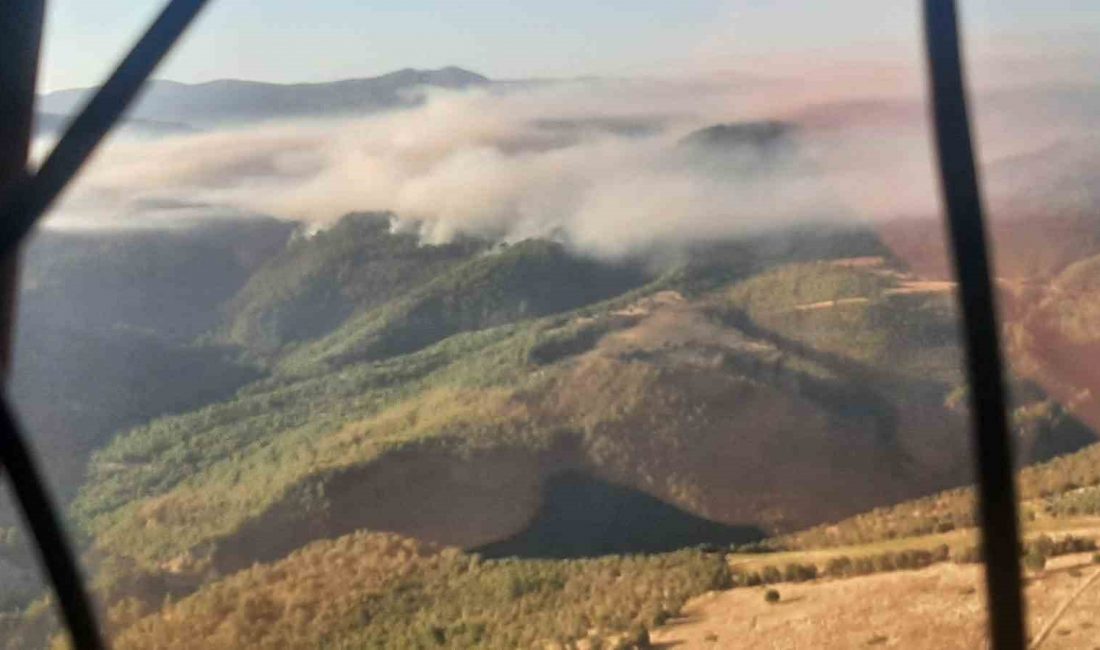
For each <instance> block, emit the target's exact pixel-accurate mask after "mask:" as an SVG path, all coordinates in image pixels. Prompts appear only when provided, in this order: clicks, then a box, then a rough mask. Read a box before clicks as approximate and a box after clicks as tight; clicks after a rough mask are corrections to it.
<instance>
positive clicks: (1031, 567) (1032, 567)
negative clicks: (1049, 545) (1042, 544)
mask: <svg viewBox="0 0 1100 650" xmlns="http://www.w3.org/2000/svg"><path fill="white" fill-rule="evenodd" d="M1046 565H1047V557H1046V556H1045V555H1043V554H1042V553H1038V552H1031V553H1028V554H1027V555H1025V556H1024V568H1026V569H1027V570H1028V571H1031V572H1033V573H1037V572H1039V571H1042V570H1043V569H1044V568H1046Z"/></svg>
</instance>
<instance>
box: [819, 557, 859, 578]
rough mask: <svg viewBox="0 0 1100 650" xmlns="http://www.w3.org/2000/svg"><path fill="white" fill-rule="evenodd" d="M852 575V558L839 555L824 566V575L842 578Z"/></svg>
mask: <svg viewBox="0 0 1100 650" xmlns="http://www.w3.org/2000/svg"><path fill="white" fill-rule="evenodd" d="M851 573H852V558H850V557H848V556H847V555H841V556H838V557H834V558H833V559H831V560H829V562H828V564H826V565H825V575H828V576H832V577H836V578H843V577H845V576H848V575H851Z"/></svg>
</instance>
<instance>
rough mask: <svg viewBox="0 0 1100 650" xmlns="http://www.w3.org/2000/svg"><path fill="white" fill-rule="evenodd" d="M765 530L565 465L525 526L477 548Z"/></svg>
mask: <svg viewBox="0 0 1100 650" xmlns="http://www.w3.org/2000/svg"><path fill="white" fill-rule="evenodd" d="M764 536H765V534H764V531H762V530H760V529H759V528H756V527H755V526H727V525H725V524H721V523H718V522H714V521H710V520H708V519H703V518H702V517H697V516H695V515H693V514H690V513H688V512H685V511H683V510H680V509H679V508H676V507H674V506H671V505H669V504H667V503H665V502H664V501H661V500H659V499H656V498H654V497H651V496H649V495H648V494H645V493H643V492H640V491H638V490H634V489H631V488H626V487H621V486H618V485H613V484H611V483H608V482H606V481H602V480H599V479H596V478H593V477H591V476H588V475H586V474H583V473H581V472H578V471H565V472H561V473H559V474H556V475H554V476H552V477H551V478H550V479H549V480H547V482H546V484H545V485H544V486H543V490H542V504H541V505H540V507H539V509H538V511H537V513H536V514H535V517H534V519H533V520H532V521H531V523H530V524H529V525H528V526H527V528H526V529H524V530H523V531H521V532H519V533H517V534H516V535H513V536H512V537H509V538H507V539H504V540H501V541H499V542H494V543H492V544H487V545H485V546H482V547H480V548H478V549H475V550H476V552H478V553H481V554H482V555H483V556H485V557H489V558H499V557H523V558H553V559H568V558H584V557H597V556H601V555H612V554H622V553H663V552H668V551H675V550H678V549H682V548H686V547H691V546H697V545H700V544H714V545H723V546H726V545H729V544H744V543H748V542H753V541H757V540H760V539H763V538H764Z"/></svg>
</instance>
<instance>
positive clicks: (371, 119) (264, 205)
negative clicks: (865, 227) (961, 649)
mask: <svg viewBox="0 0 1100 650" xmlns="http://www.w3.org/2000/svg"><path fill="white" fill-rule="evenodd" d="M790 83H791V82H775V81H772V82H767V81H754V82H745V81H744V80H736V79H735V80H730V79H718V80H709V81H695V82H675V83H673V82H665V81H654V80H648V81H646V80H643V81H600V82H574V83H558V84H543V85H531V86H522V85H517V86H514V87H511V88H507V89H505V90H503V91H502V90H500V89H499V88H496V89H493V90H488V91H486V90H477V91H467V92H453V91H452V92H438V93H434V94H431V95H430V96H429V97H428V100H427V101H426V102H425V104H424V105H423V106H421V107H419V108H415V109H410V110H404V111H399V112H392V113H385V114H379V115H372V116H366V117H360V118H354V119H339V120H320V121H299V122H288V123H281V124H270V123H269V124H264V125H258V126H254V127H250V128H242V129H235V130H226V131H215V132H207V133H198V134H190V135H176V136H169V137H164V138H160V139H156V140H141V141H138V140H133V139H125V138H123V139H119V140H117V141H115V142H113V143H112V144H110V145H109V146H107V147H106V148H105V150H104V151H102V152H101V153H100V154H99V155H98V156H97V157H96V159H95V160H94V161H93V163H92V164H91V165H90V166H89V169H88V170H87V171H86V172H85V173H84V174H83V176H82V178H81V179H80V181H79V183H78V184H77V186H76V187H75V188H74V189H73V191H71V192H70V193H69V195H68V196H67V197H66V200H65V201H64V204H63V205H62V206H61V208H60V209H59V210H58V211H57V214H56V216H54V217H53V218H52V220H53V224H54V225H56V226H64V225H69V226H75V225H84V226H87V225H90V224H97V225H103V224H111V225H117V224H127V223H133V222H135V220H146V219H156V218H157V217H158V216H163V215H166V214H168V215H177V216H178V215H188V216H202V215H210V214H226V213H247V214H252V213H254V214H270V215H275V216H279V217H283V218H289V219H296V220H302V221H309V222H315V223H319V224H324V223H326V222H329V221H332V220H333V219H335V218H338V217H339V216H341V215H343V214H345V213H348V212H352V211H393V212H394V213H395V214H397V215H398V217H399V220H400V221H399V227H403V228H416V229H418V230H419V231H420V232H421V233H422V236H423V237H424V238H425V239H426V240H428V241H443V240H447V239H449V238H451V237H453V236H454V235H456V234H458V233H471V234H478V235H487V236H492V237H499V238H502V239H506V240H515V239H521V238H525V237H530V236H555V237H559V238H561V239H563V240H564V241H566V242H569V243H570V244H572V245H574V246H575V247H577V248H578V249H580V250H582V251H586V252H589V253H593V254H597V255H602V256H612V257H614V256H620V255H624V254H628V253H631V252H635V251H638V250H646V249H651V248H653V247H654V246H680V245H684V244H690V243H693V242H698V241H710V240H715V239H720V238H725V237H732V236H737V235H741V234H744V233H746V232H750V231H754V230H759V229H763V228H774V227H778V226H783V225H787V224H793V223H803V222H807V221H809V222H813V221H830V222H831V221H838V220H839V221H843V220H866V219H878V218H892V217H898V216H911V215H918V214H919V215H934V214H936V213H937V198H936V197H937V193H936V186H935V183H934V181H933V174H932V169H933V168H932V163H931V152H930V147H929V138H928V133H927V128H926V125H925V120H924V118H923V110H922V108H921V106H920V104H919V102H913V101H912V100H911V99H905V100H901V99H899V100H896V101H883V100H881V99H875V100H869V101H868V102H866V103H862V104H861V103H847V104H844V105H837V104H831V105H830V104H820V103H813V102H807V103H805V104H800V105H783V104H782V97H784V96H787V97H790V96H791V94H790V92H789V91H790ZM796 85H797V83H796ZM762 117H776V118H781V119H782V118H786V119H790V120H793V121H796V122H798V123H799V124H800V125H801V126H800V127H799V128H798V129H797V130H796V132H795V135H793V136H792V137H793V138H794V140H795V149H796V151H797V154H796V155H790V156H782V157H780V160H779V162H777V161H776V160H764V159H763V158H760V159H757V157H758V156H759V153H758V152H755V153H754V150H752V149H751V148H750V149H747V150H746V151H745V152H743V153H742V154H741V155H742V156H743V157H744V158H745V159H744V160H742V161H741V162H740V164H735V165H733V166H732V167H731V166H722V167H720V168H718V169H715V168H714V167H713V166H707V165H705V164H703V165H700V164H697V163H696V162H693V161H691V160H690V159H689V158H690V157H689V156H687V155H686V154H685V152H684V150H683V147H682V146H679V145H678V142H679V141H680V139H681V138H682V137H683V136H685V135H686V134H688V133H691V132H692V131H694V130H695V129H698V128H701V127H706V126H709V125H711V124H714V123H719V122H737V121H742V120H747V119H760V118H762ZM780 163H781V164H780Z"/></svg>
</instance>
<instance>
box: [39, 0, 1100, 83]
mask: <svg viewBox="0 0 1100 650" xmlns="http://www.w3.org/2000/svg"><path fill="white" fill-rule="evenodd" d="M48 4H49V17H48V23H47V33H46V44H45V62H44V67H43V78H42V88H43V89H44V90H53V89H58V88H65V87H72V86H86V85H93V84H95V83H96V82H97V81H98V80H99V79H101V78H102V76H103V75H104V74H105V73H106V72H107V71H108V70H109V69H110V67H111V66H112V65H113V63H114V62H115V61H116V60H117V58H118V57H119V56H120V55H121V53H122V52H123V50H124V49H125V47H127V46H128V44H129V43H130V42H132V40H133V39H134V38H135V37H136V36H137V34H138V33H139V32H140V30H141V29H142V28H143V27H144V26H145V25H146V24H147V23H148V21H149V20H150V19H151V18H152V16H153V15H154V14H155V13H156V11H157V10H158V9H159V7H160V5H161V1H160V0H95V1H94V2H90V1H89V0H50V2H49V3H48ZM962 4H963V5H964V13H965V15H966V17H967V18H968V26H969V28H970V33H971V35H972V36H974V37H975V38H974V39H972V40H974V41H981V40H982V39H986V40H989V37H990V36H995V37H997V38H998V39H1002V40H1004V41H1006V42H1012V41H1013V39H1020V38H1021V37H1034V36H1047V37H1049V36H1050V35H1052V34H1062V33H1065V34H1070V35H1071V36H1072V35H1077V38H1078V40H1080V41H1084V40H1085V39H1084V38H1083V37H1082V36H1081V35H1082V34H1087V33H1089V32H1091V33H1095V32H1096V31H1097V28H1098V27H1100V2H1096V1H1095V0H973V1H970V2H966V1H965V0H964V2H963V3H962ZM918 5H919V3H918V1H917V0H912V1H907V0H832V1H829V0H602V1H600V2H593V1H592V0H467V1H464V2H456V1H453V0H448V1H444V0H435V1H431V0H402V1H401V2H369V1H364V0H314V1H311V2H305V1H302V0H212V2H211V4H210V7H209V8H208V9H207V11H206V13H205V14H204V15H203V16H202V17H201V18H200V20H199V22H198V24H197V25H196V26H195V28H194V29H193V30H192V31H191V32H190V34H189V35H188V36H187V38H186V40H185V42H184V43H183V45H182V47H181V48H180V49H179V50H178V51H177V52H176V53H175V54H174V55H173V56H172V58H171V59H170V60H169V62H168V64H167V65H166V66H165V67H164V68H162V69H161V70H159V71H158V73H157V76H158V77H161V78H168V79H175V80H179V81H186V82H196V81H206V80H210V79H218V78H244V79H257V80H266V81H283V82H287V81H323V80H331V79H340V78H348V77H357V76H372V75H376V74H381V73H384V72H388V71H391V70H395V69H399V68H404V67H441V66H445V65H460V66H463V67H467V68H470V69H473V70H477V71H479V72H482V73H484V74H487V75H489V76H492V77H497V78H501V77H507V78H516V77H527V76H559V77H561V76H581V75H618V74H621V75H633V74H640V73H651V74H654V73H655V74H662V73H669V72H675V73H680V72H683V71H700V72H702V71H709V70H743V71H746V72H750V73H751V72H754V71H757V70H755V68H757V67H758V65H759V63H758V61H759V60H760V57H761V56H764V57H770V56H777V57H778V56H786V57H794V58H797V57H798V56H806V57H811V56H812V57H819V56H822V55H823V53H829V52H832V53H841V54H846V55H847V56H859V57H865V58H870V59H874V58H878V57H881V58H887V59H888V58H890V57H895V58H896V57H910V56H911V55H912V54H913V53H914V52H916V50H915V48H916V46H917V43H918V31H917V29H918V25H917V19H918V12H917V8H918ZM1072 40H1073V39H1072V38H1070V40H1069V42H1072ZM1059 41H1060V42H1066V41H1064V40H1063V39H1061V38H1059Z"/></svg>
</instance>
